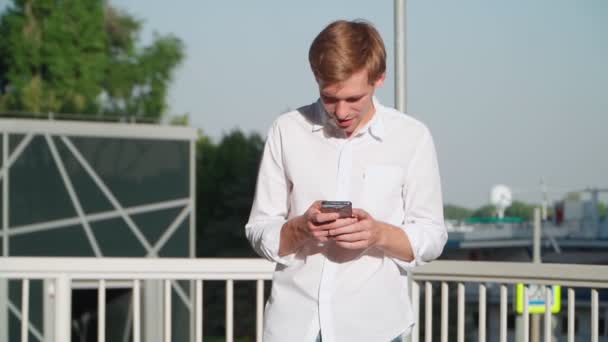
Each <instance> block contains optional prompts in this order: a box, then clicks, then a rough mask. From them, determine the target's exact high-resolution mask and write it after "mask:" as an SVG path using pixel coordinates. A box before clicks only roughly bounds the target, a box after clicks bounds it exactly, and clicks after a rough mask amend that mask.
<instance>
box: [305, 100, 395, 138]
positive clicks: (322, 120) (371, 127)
mask: <svg viewBox="0 0 608 342" xmlns="http://www.w3.org/2000/svg"><path fill="white" fill-rule="evenodd" d="M372 101H373V103H374V108H375V109H376V112H375V113H374V116H373V117H372V119H371V120H370V121H369V122H368V123H367V124H366V125H365V127H363V129H361V130H360V131H359V133H358V134H357V135H361V134H363V133H365V132H369V133H370V135H371V136H372V137H374V138H375V139H376V140H382V139H383V138H384V135H385V128H384V123H383V120H382V116H383V115H382V114H383V113H382V112H383V111H384V107H383V106H382V104H381V103H380V101H378V99H377V98H376V97H375V96H374V97H373V98H372ZM316 107H317V120H315V121H314V123H313V124H312V132H318V131H320V130H322V129H323V127H325V126H326V125H327V124H329V122H328V114H327V112H326V111H325V107H324V106H323V103H321V99H318V100H317V102H316Z"/></svg>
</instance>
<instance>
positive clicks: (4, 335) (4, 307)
mask: <svg viewBox="0 0 608 342" xmlns="http://www.w3.org/2000/svg"><path fill="white" fill-rule="evenodd" d="M8 153H9V151H8V132H4V134H2V166H4V167H5V168H6V170H5V171H4V179H3V182H2V232H3V235H2V256H3V257H7V256H8V254H9V249H8V248H9V245H8V239H9V237H8V186H9V178H10V177H9V168H8V167H7V166H8ZM8 316H9V315H8V279H6V278H2V279H0V326H4V327H7V329H0V342H8Z"/></svg>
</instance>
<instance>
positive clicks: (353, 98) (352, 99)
mask: <svg viewBox="0 0 608 342" xmlns="http://www.w3.org/2000/svg"><path fill="white" fill-rule="evenodd" d="M360 99H361V98H360V97H349V98H347V99H346V102H349V103H355V102H357V101H359V100H360Z"/></svg>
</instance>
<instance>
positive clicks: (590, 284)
mask: <svg viewBox="0 0 608 342" xmlns="http://www.w3.org/2000/svg"><path fill="white" fill-rule="evenodd" d="M414 279H415V280H417V281H437V282H440V281H446V282H454V283H456V282H464V283H497V284H519V283H526V284H538V285H561V286H565V287H582V288H598V289H600V288H608V281H605V282H600V281H584V280H580V281H574V280H564V279H561V278H523V277H517V278H509V279H507V278H503V277H487V276H484V275H478V276H470V277H464V276H444V275H434V276H425V277H416V276H414Z"/></svg>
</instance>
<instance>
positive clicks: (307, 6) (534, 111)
mask: <svg viewBox="0 0 608 342" xmlns="http://www.w3.org/2000/svg"><path fill="white" fill-rule="evenodd" d="M0 2H7V0H0ZM109 2H110V3H111V4H112V5H114V6H116V7H118V8H121V9H124V10H127V11H128V12H130V13H131V14H133V15H135V16H136V17H138V18H140V19H142V20H144V32H143V35H142V38H143V40H144V41H150V39H151V37H152V34H153V32H154V31H156V32H159V33H161V34H165V33H173V34H175V35H176V36H178V37H179V38H181V39H182V40H183V41H184V43H185V45H186V54H187V58H186V60H185V62H184V63H183V65H182V66H181V67H180V69H179V70H178V71H177V73H176V74H175V80H174V83H173V86H172V88H171V92H170V112H171V113H174V114H182V113H189V115H190V120H191V123H192V124H193V126H196V127H199V128H201V129H202V130H203V131H204V132H205V133H206V134H208V135H210V136H212V137H214V138H215V139H218V138H219V137H221V135H222V134H223V133H225V132H228V131H230V130H231V129H233V128H240V129H242V130H244V131H246V132H259V133H261V134H263V135H265V133H266V130H267V128H268V127H269V125H270V124H271V122H272V121H273V120H274V118H276V116H277V115H279V114H280V113H281V112H284V111H285V110H287V109H290V108H297V107H299V106H301V105H304V104H308V103H310V102H312V101H315V100H316V98H317V89H316V84H315V83H314V79H313V77H312V75H311V73H310V70H309V66H308V61H307V53H308V47H309V44H310V42H311V41H312V39H313V38H314V36H315V35H316V34H317V33H318V32H319V31H320V30H321V29H322V28H323V27H324V26H325V25H326V24H327V23H329V22H330V21H332V20H335V19H354V18H364V19H368V20H370V21H371V22H373V23H374V24H375V25H376V26H377V28H378V29H379V31H380V32H381V34H382V35H383V37H384V39H385V43H386V45H387V48H388V51H389V69H388V77H387V82H386V84H385V86H384V87H383V89H381V90H380V91H379V92H378V94H377V95H378V97H379V99H380V101H381V102H383V103H384V104H386V105H393V101H394V98H393V89H394V88H393V80H394V74H393V55H392V54H393V1H388V0H385V1H368V0H350V1H347V0H332V1H322V0H309V1H301V2H292V1H280V0H268V1H246V0H231V1H218V0H216V1H200V0H198V1H195V0H183V1H178V2H168V1H150V0H148V1H145V0H109ZM407 20H408V27H407V30H408V31H407V39H408V41H407V49H408V51H407V58H408V60H407V63H408V65H407V68H408V113H409V114H410V115H413V116H415V117H416V118H418V119H420V120H422V121H423V122H425V123H426V124H427V125H428V126H429V127H430V129H431V131H432V132H433V135H434V138H435V142H436V144H437V151H438V155H439V162H440V167H441V173H442V181H443V189H444V198H445V201H446V202H449V203H457V204H461V205H465V206H470V207H475V206H479V205H482V204H485V203H487V202H488V198H489V191H490V188H491V187H492V185H494V184H499V183H502V184H506V185H508V186H510V187H512V188H513V189H514V190H515V194H514V197H515V199H521V200H525V201H539V200H540V198H541V193H540V186H539V181H540V179H541V178H542V179H544V181H545V183H547V185H548V188H549V189H550V190H551V189H553V190H555V191H556V192H550V193H549V195H550V197H551V198H553V199H555V198H559V197H560V196H561V194H562V192H563V191H565V190H577V189H581V188H585V187H589V186H601V187H608V156H607V153H606V152H607V147H608V143H607V141H606V139H607V135H608V134H606V133H607V130H608V63H607V62H606V61H608V38H606V37H608V1H605V0H580V1H571V0H537V1H529V0H499V1H485V0H458V1H456V0H434V1H428V0H409V1H407Z"/></svg>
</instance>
